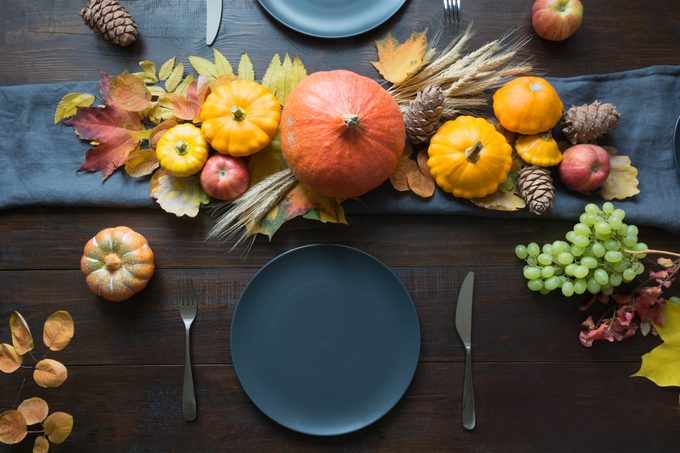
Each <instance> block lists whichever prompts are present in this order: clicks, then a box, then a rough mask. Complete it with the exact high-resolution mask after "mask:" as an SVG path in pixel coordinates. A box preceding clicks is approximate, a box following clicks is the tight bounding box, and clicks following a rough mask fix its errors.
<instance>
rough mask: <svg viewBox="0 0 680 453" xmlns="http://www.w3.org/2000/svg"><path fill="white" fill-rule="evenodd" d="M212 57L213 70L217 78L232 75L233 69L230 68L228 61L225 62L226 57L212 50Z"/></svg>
mask: <svg viewBox="0 0 680 453" xmlns="http://www.w3.org/2000/svg"><path fill="white" fill-rule="evenodd" d="M213 57H214V59H215V70H216V75H217V77H220V76H223V75H230V76H233V75H234V69H233V68H232V67H231V63H229V60H227V57H225V56H224V55H223V54H222V52H220V51H219V50H217V49H213Z"/></svg>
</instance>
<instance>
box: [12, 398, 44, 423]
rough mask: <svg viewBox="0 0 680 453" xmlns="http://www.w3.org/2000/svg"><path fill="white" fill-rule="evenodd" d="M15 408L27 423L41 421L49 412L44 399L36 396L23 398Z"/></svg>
mask: <svg viewBox="0 0 680 453" xmlns="http://www.w3.org/2000/svg"><path fill="white" fill-rule="evenodd" d="M17 410H18V411H19V412H20V413H21V415H23V416H24V418H25V419H26V424H27V425H35V424H36V423H41V422H42V421H43V420H45V417H47V414H48V413H49V412H50V408H49V407H48V406H47V403H46V402H45V400H44V399H42V398H38V397H34V398H29V399H26V400H23V401H22V402H21V404H19V407H18V408H17Z"/></svg>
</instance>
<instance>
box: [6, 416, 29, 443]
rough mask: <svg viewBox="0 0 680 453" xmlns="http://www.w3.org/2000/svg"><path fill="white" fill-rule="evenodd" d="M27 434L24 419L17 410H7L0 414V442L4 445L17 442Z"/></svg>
mask: <svg viewBox="0 0 680 453" xmlns="http://www.w3.org/2000/svg"><path fill="white" fill-rule="evenodd" d="M26 434H28V430H27V429H26V420H24V416H23V415H21V414H20V413H19V411H15V410H13V409H12V410H8V411H5V412H3V413H2V414H0V442H1V443H3V444H6V445H12V444H18V443H19V442H21V441H22V440H24V437H26Z"/></svg>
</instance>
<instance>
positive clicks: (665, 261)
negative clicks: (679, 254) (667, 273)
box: [656, 258, 675, 268]
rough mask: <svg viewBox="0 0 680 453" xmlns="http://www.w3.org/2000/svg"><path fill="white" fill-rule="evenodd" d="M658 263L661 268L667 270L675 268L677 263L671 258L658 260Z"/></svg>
mask: <svg viewBox="0 0 680 453" xmlns="http://www.w3.org/2000/svg"><path fill="white" fill-rule="evenodd" d="M656 262H657V264H658V265H659V266H663V267H665V268H669V267H673V266H675V262H674V261H673V260H672V259H670V258H659V259H658V260H656Z"/></svg>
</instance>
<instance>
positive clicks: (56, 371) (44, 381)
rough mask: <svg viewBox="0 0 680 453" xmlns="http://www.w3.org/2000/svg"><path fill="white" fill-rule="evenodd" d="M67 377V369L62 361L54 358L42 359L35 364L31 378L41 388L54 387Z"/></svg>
mask: <svg viewBox="0 0 680 453" xmlns="http://www.w3.org/2000/svg"><path fill="white" fill-rule="evenodd" d="M67 378H68V370H67V369H66V367H65V366H64V364H63V363H61V362H58V361H57V360H54V359H42V360H41V361H40V362H38V363H36V364H35V370H33V380H34V381H35V383H36V384H38V385H39V386H40V387H43V388H55V387H59V386H60V385H61V384H63V383H64V382H65V381H66V379H67Z"/></svg>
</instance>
